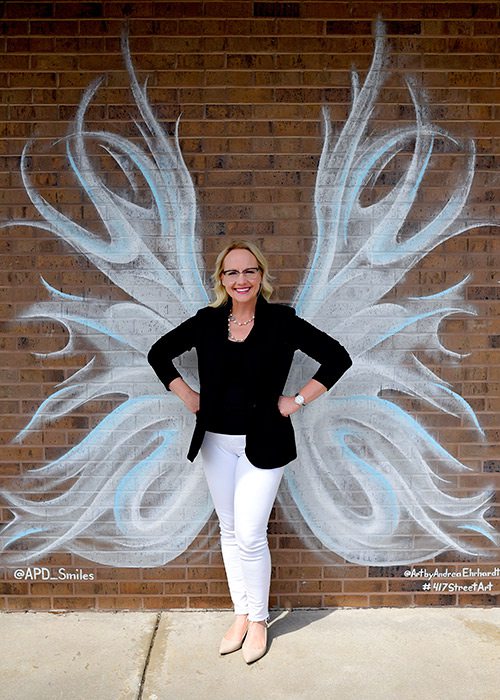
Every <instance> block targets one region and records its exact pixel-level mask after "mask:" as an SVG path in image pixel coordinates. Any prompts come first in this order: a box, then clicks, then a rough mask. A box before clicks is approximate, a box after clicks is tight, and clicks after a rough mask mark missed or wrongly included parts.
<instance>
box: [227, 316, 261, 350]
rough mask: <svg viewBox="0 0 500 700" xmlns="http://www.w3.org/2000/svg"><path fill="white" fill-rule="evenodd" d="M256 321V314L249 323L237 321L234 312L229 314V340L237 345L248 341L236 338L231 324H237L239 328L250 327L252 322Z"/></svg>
mask: <svg viewBox="0 0 500 700" xmlns="http://www.w3.org/2000/svg"><path fill="white" fill-rule="evenodd" d="M254 320H255V314H254V315H253V316H252V318H249V319H248V321H238V319H236V318H235V317H234V316H233V312H232V311H231V313H230V314H229V316H228V319H227V337H228V338H229V340H232V341H234V342H235V343H242V342H243V341H244V340H246V338H235V337H234V335H233V334H232V333H231V323H235V324H236V325H237V326H248V324H249V323H252V321H254Z"/></svg>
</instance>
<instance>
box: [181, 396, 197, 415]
mask: <svg viewBox="0 0 500 700" xmlns="http://www.w3.org/2000/svg"><path fill="white" fill-rule="evenodd" d="M184 405H185V406H186V408H187V409H188V411H191V413H198V411H199V410H200V395H199V393H198V392H197V391H193V392H192V393H191V394H190V395H189V396H187V397H186V398H185V399H184Z"/></svg>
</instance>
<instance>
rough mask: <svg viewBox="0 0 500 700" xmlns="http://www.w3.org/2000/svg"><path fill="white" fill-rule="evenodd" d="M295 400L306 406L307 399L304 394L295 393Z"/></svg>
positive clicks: (299, 404) (298, 403)
mask: <svg viewBox="0 0 500 700" xmlns="http://www.w3.org/2000/svg"><path fill="white" fill-rule="evenodd" d="M294 401H295V403H296V404H297V405H298V406H305V405H306V400H305V398H304V397H303V396H302V394H295V398H294Z"/></svg>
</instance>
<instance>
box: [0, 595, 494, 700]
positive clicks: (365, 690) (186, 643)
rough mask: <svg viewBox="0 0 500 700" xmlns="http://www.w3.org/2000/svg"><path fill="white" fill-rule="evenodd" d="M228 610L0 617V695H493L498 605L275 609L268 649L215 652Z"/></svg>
mask: <svg viewBox="0 0 500 700" xmlns="http://www.w3.org/2000/svg"><path fill="white" fill-rule="evenodd" d="M231 619H232V614H231V613H230V612H205V611H196V612H164V613H154V612H153V613H140V612H130V613H127V612H119V613H99V612H78V613H61V614H52V613H1V614H0V632H1V634H0V658H1V667H0V698H1V699H2V700H28V699H29V700H31V699H33V698H36V700H45V699H47V700H48V699H49V698H50V699H51V700H54V699H55V698H64V699H65V700H67V699H68V698H71V700H80V699H82V700H83V699H84V698H85V699H86V700H87V699H88V698H92V699H93V700H125V699H126V700H128V699H129V698H130V699H131V700H132V699H134V700H136V699H137V700H139V699H142V700H167V699H168V700H191V699H193V700H194V699H196V700H247V699H248V700H253V699H254V698H255V700H257V699H258V700H275V699H278V698H279V699H281V698H283V699H284V698H287V700H288V699H293V700H295V699H297V700H298V699H300V700H309V699H310V698H311V699H315V700H316V699H317V700H325V699H329V698H332V699H333V698H334V699H335V700H378V699H382V698H383V699H384V700H392V699H394V700H396V698H397V699H398V700H401V699H402V698H404V699H405V700H412V699H413V698H415V700H416V699H417V698H418V699H419V700H421V698H422V697H428V698H432V699H433V700H441V699H444V698H453V700H485V699H487V700H500V610H499V609H496V608H486V609H485V608H411V609H399V608H397V609H396V608H381V609H369V610H365V609H340V610H315V611H306V610H297V611H293V612H282V613H272V615H271V620H272V622H271V626H270V628H269V651H268V654H267V655H266V656H265V657H264V658H262V659H261V660H260V661H258V662H256V663H255V664H252V665H251V666H247V665H246V664H245V662H244V661H243V658H242V656H241V652H235V653H234V654H229V655H228V656H224V657H220V656H219V655H218V646H219V641H220V637H221V636H222V635H223V634H224V632H225V630H226V628H227V627H228V626H229V624H230V623H231Z"/></svg>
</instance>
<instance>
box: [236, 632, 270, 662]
mask: <svg viewBox="0 0 500 700" xmlns="http://www.w3.org/2000/svg"><path fill="white" fill-rule="evenodd" d="M267 628H268V623H267V621H266V626H265V641H264V645H263V646H261V647H251V646H250V645H249V644H248V642H247V641H245V642H244V643H243V644H242V652H243V659H244V660H245V662H246V663H247V664H253V663H254V661H258V660H259V659H261V658H262V657H263V656H264V655H265V654H266V652H267Z"/></svg>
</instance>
